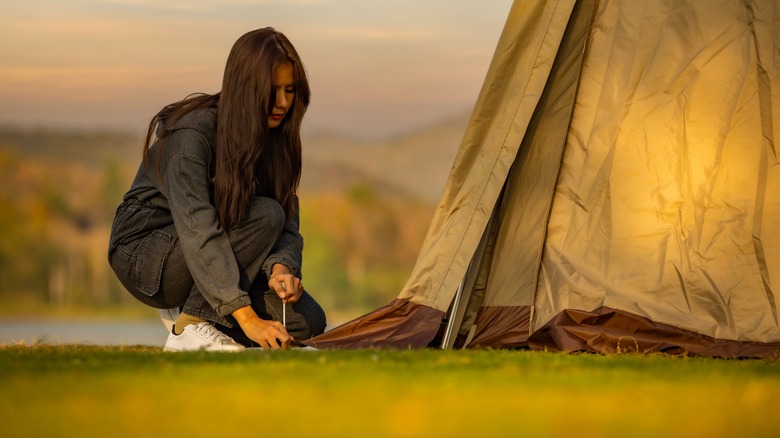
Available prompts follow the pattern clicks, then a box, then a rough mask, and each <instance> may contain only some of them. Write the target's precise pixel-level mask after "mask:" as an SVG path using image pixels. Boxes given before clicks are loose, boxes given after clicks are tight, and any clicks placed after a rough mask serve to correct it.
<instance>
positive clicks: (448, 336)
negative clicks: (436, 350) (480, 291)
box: [441, 265, 471, 350]
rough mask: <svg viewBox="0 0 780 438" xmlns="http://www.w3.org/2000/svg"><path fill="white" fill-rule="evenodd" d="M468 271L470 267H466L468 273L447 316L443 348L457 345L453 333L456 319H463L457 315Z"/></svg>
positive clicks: (447, 348) (442, 342)
mask: <svg viewBox="0 0 780 438" xmlns="http://www.w3.org/2000/svg"><path fill="white" fill-rule="evenodd" d="M469 268H471V265H469ZM468 273H469V269H466V275H464V276H463V280H462V281H461V282H460V286H458V291H457V292H456V293H455V298H453V300H452V309H451V310H450V314H449V316H448V318H447V327H446V328H445V329H444V337H443V339H442V341H441V348H442V350H449V349H451V348H452V347H453V346H454V345H455V337H454V336H453V333H454V332H455V320H456V319H457V320H460V319H462V318H458V317H457V315H459V314H460V313H461V312H459V310H460V304H461V301H462V298H463V288H464V286H465V285H466V277H468Z"/></svg>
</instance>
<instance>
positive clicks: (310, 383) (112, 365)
mask: <svg viewBox="0 0 780 438" xmlns="http://www.w3.org/2000/svg"><path fill="white" fill-rule="evenodd" d="M778 394H780V361H777V360H774V361H771V360H716V359H703V358H695V357H670V356H665V355H647V356H640V355H613V356H601V355H591V354H561V353H543V352H529V351H439V350H422V351H417V350H416V351H384V350H382V351H374V350H362V351H300V350H297V351H287V352H276V353H267V352H262V351H250V352H244V353H239V354H219V353H176V354H171V353H163V352H161V351H160V349H159V348H151V347H96V346H47V345H34V346H24V345H11V346H9V345H6V346H0V435H1V436H4V437H16V436H47V437H48V436H90V437H91V436H111V437H114V436H186V435H187V434H188V433H189V434H192V435H191V436H208V435H214V434H219V435H218V436H236V435H239V436H250V437H253V436H263V437H285V438H287V437H299V436H312V437H331V436H333V437H338V436H345V437H353V436H354V437H363V436H365V437H374V436H376V437H384V436H386V437H413V436H435V437H438V436H474V437H485V436H529V437H545V436H566V437H569V436H573V437H592V436H626V437H629V436H648V437H649V436H653V437H657V436H685V437H691V436H699V437H717V436H723V437H726V436H728V437H736V436H740V437H746V436H767V437H769V436H773V437H777V436H780V419H778V414H779V413H780V397H779V396H778ZM174 434H177V435H174Z"/></svg>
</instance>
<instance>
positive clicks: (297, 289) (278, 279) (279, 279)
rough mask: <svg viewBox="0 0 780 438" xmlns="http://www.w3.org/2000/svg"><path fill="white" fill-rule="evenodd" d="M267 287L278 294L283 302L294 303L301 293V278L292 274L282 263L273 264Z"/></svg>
mask: <svg viewBox="0 0 780 438" xmlns="http://www.w3.org/2000/svg"><path fill="white" fill-rule="evenodd" d="M268 287H270V288H271V289H273V290H274V292H276V294H277V295H279V298H281V299H282V302H283V303H296V302H298V299H300V298H301V294H303V283H302V282H301V279H300V278H298V277H295V276H294V275H292V274H291V273H290V270H289V269H288V268H287V266H284V265H274V268H273V273H272V275H271V279H270V280H268Z"/></svg>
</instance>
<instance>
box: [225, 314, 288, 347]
mask: <svg viewBox="0 0 780 438" xmlns="http://www.w3.org/2000/svg"><path fill="white" fill-rule="evenodd" d="M233 317H235V318H236V321H238V325H240V326H241V330H243V331H244V334H246V335H247V337H249V339H251V340H253V341H255V342H257V343H258V344H260V347H262V348H263V350H280V349H281V350H289V349H290V346H291V345H292V342H293V337H292V336H290V334H289V333H287V330H286V329H285V328H284V326H282V323H280V322H278V321H266V320H264V319H261V318H260V317H259V316H257V313H255V311H254V310H253V309H252V307H250V306H246V307H242V308H240V309H238V310H236V311H235V312H233Z"/></svg>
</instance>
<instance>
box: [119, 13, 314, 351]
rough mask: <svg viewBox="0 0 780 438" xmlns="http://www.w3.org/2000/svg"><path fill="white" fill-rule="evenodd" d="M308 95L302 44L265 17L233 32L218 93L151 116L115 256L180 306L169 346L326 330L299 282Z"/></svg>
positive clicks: (131, 287)
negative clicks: (266, 23)
mask: <svg viewBox="0 0 780 438" xmlns="http://www.w3.org/2000/svg"><path fill="white" fill-rule="evenodd" d="M309 96H310V91H309V84H308V80H307V78H306V72H305V70H304V68H303V65H302V63H301V60H300V57H299V56H298V53H297V52H296V50H295V48H294V47H293V46H292V44H291V43H290V42H289V40H288V39H287V38H286V37H285V36H284V35H283V34H281V33H280V32H277V31H275V30H274V29H272V28H264V29H259V30H255V31H251V32H248V33H246V34H245V35H243V36H242V37H241V38H239V39H238V40H237V41H236V43H235V44H234V46H233V48H232V50H231V52H230V54H229V56H228V59H227V63H226V66H225V71H224V78H223V82H222V88H221V90H220V92H218V93H216V94H212V95H208V94H198V95H192V96H190V97H188V98H186V99H185V100H183V101H181V102H177V103H174V104H171V105H168V106H166V107H165V108H163V109H162V110H161V111H160V112H158V113H157V114H156V115H155V116H154V117H153V118H152V120H151V122H150V124H149V128H148V130H147V135H146V141H145V142H144V150H143V162H142V163H141V166H140V167H139V169H138V173H137V174H136V177H135V180H134V181H133V183H132V186H131V187H130V189H129V191H128V192H127V193H126V194H125V196H124V197H123V200H122V203H121V204H120V205H119V207H118V208H117V213H116V217H115V218H114V222H113V225H112V229H111V239H110V243H109V255H108V258H109V263H110V265H111V267H112V269H113V270H114V272H115V273H116V275H117V277H118V278H119V280H120V281H121V283H122V284H123V285H124V286H125V288H126V289H127V290H128V291H129V292H130V293H131V294H132V295H133V296H134V297H135V298H137V299H138V300H139V301H141V302H142V303H144V304H146V305H149V306H152V307H154V308H158V309H162V310H161V313H162V314H172V315H173V318H174V319H173V321H174V322H175V323H174V324H173V325H172V327H171V331H170V333H169V336H168V339H167V341H166V344H165V350H168V351H184V350H201V349H205V350H222V351H235V350H242V349H244V348H245V347H247V346H259V347H262V348H263V349H272V350H276V349H288V348H290V346H291V345H292V344H293V341H296V340H297V341H300V340H304V339H307V338H309V337H311V336H316V335H318V334H320V333H322V332H323V331H324V330H325V314H324V312H323V310H322V308H321V307H320V306H319V304H318V303H317V302H316V301H315V300H314V298H313V297H312V296H311V295H309V294H308V293H307V292H306V291H305V289H304V287H303V283H302V282H301V261H302V250H303V238H302V236H301V234H300V232H299V210H298V209H299V204H298V198H297V195H296V192H297V188H298V184H299V181H300V176H301V139H300V128H301V121H302V119H303V115H304V112H305V111H306V108H307V106H308V104H309ZM155 133H156V135H154V134H155ZM153 137H156V139H155V140H154V141H152V139H153ZM179 310H180V311H181V312H180V313H179ZM282 315H285V316H286V318H285V319H286V321H285V322H286V327H285V326H283V325H282V323H281V322H280V321H281V320H282Z"/></svg>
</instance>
